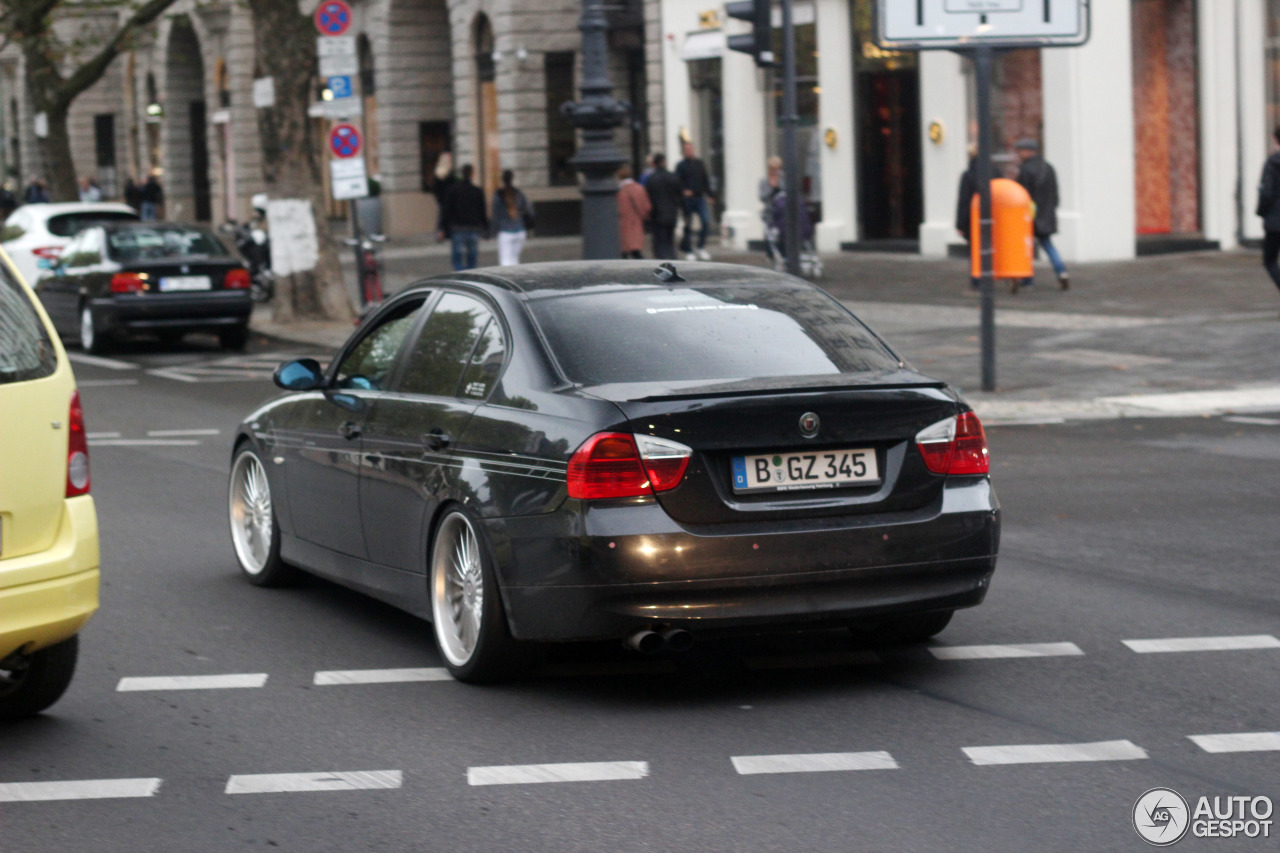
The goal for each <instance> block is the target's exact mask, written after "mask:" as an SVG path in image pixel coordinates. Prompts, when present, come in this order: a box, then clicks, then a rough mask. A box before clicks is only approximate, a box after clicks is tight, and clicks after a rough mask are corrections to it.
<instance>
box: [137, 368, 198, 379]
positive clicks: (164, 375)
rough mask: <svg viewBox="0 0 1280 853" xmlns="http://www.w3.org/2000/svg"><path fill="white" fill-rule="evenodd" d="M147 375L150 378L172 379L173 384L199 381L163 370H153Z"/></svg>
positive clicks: (185, 375)
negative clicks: (149, 375)
mask: <svg viewBox="0 0 1280 853" xmlns="http://www.w3.org/2000/svg"><path fill="white" fill-rule="evenodd" d="M147 373H150V374H151V375H152V376H159V377H160V378H161V379H172V380H174V381H175V382H199V381H200V380H199V379H197V378H195V377H194V376H189V375H187V374H186V373H178V372H176V371H173V370H165V369H164V368H155V369H153V370H148V371H147Z"/></svg>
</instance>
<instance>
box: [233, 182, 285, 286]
mask: <svg viewBox="0 0 1280 853" xmlns="http://www.w3.org/2000/svg"><path fill="white" fill-rule="evenodd" d="M266 206H267V202H266V198H265V196H262V197H260V196H254V197H253V212H254V217H253V219H252V220H250V221H248V222H239V223H237V222H236V221H235V220H229V221H228V222H227V224H226V225H225V226H223V227H224V228H225V229H226V230H228V231H230V232H231V234H232V236H233V239H234V240H235V244H236V250H237V251H238V252H240V254H241V256H242V257H243V258H244V260H245V263H247V264H248V265H249V282H250V284H249V296H250V297H251V298H252V299H253V301H254V302H267V301H270V299H271V297H272V296H274V295H275V292H276V277H275V273H273V272H272V271H271V235H270V234H269V233H268V232H267V229H266V228H265V227H264V225H265V224H266V220H267V211H266Z"/></svg>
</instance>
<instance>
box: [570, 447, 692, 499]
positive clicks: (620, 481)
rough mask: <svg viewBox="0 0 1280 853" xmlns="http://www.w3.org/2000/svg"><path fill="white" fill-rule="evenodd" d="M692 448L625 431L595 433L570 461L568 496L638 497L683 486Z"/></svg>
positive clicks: (589, 497) (600, 497)
mask: <svg viewBox="0 0 1280 853" xmlns="http://www.w3.org/2000/svg"><path fill="white" fill-rule="evenodd" d="M692 455H693V449H692V448H690V447H686V446H684V445H683V444H680V443H678V442H675V441H667V440H666V439H662V438H654V437H652V436H648V435H635V436H632V435H628V434H627V433H624V432H601V433H596V434H595V435H593V436H591V438H589V439H587V440H586V441H584V442H583V443H582V446H581V447H579V448H578V449H577V450H576V451H575V452H574V454H573V457H572V458H570V460H569V472H568V481H569V497H571V498H576V499H578V500H601V499H604V498H638V497H646V496H649V495H652V494H653V493H654V492H665V491H668V490H670V489H674V488H675V487H676V486H678V485H680V481H681V480H682V479H684V472H685V469H686V468H688V466H689V458H690V457H691V456H692Z"/></svg>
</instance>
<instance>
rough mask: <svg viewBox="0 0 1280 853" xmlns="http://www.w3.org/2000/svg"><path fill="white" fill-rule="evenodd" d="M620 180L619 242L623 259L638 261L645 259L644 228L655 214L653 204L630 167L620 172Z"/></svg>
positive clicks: (625, 167)
mask: <svg viewBox="0 0 1280 853" xmlns="http://www.w3.org/2000/svg"><path fill="white" fill-rule="evenodd" d="M618 180H619V182H620V183H619V184H618V242H619V244H620V245H621V246H622V257H624V258H631V259H633V260H637V261H638V260H640V259H641V258H643V257H644V227H645V224H646V223H647V222H648V221H649V214H650V213H652V212H653V202H651V201H649V193H648V192H647V191H646V190H645V188H644V187H643V186H641V185H640V183H639V182H638V181H636V180H635V178H634V177H632V172H631V167H630V166H623V167H622V168H621V169H619V170H618Z"/></svg>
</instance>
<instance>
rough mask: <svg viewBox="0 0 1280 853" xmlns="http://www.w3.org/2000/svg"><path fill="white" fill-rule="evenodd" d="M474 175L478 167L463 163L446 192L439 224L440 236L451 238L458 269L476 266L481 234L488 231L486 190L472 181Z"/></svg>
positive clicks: (454, 259)
mask: <svg viewBox="0 0 1280 853" xmlns="http://www.w3.org/2000/svg"><path fill="white" fill-rule="evenodd" d="M473 174H475V170H474V169H473V168H472V166H471V164H470V163H467V164H465V165H463V167H462V177H461V178H460V179H459V180H458V181H457V182H456V183H454V185H453V186H451V187H450V188H449V191H448V192H447V193H445V197H444V204H442V205H441V206H440V221H439V223H438V224H437V225H436V232H437V235H438V236H439V238H440V239H441V240H444V239H445V238H446V237H448V238H449V244H450V251H449V257H450V260H451V261H452V262H453V268H454V269H455V270H470V269H475V267H476V256H477V255H478V254H479V252H480V235H481V234H487V233H488V232H489V214H488V213H487V212H486V211H485V204H484V190H482V189H480V188H479V187H477V186H476V185H475V184H473V183H471V176H472V175H473Z"/></svg>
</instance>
